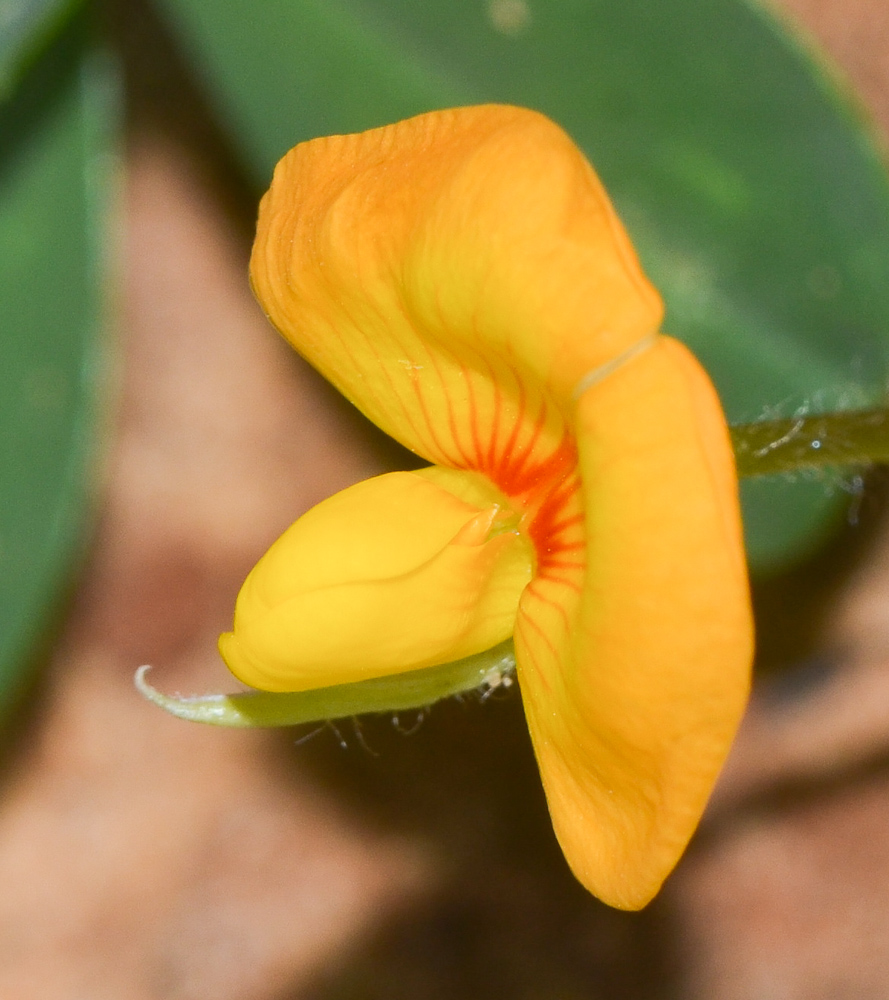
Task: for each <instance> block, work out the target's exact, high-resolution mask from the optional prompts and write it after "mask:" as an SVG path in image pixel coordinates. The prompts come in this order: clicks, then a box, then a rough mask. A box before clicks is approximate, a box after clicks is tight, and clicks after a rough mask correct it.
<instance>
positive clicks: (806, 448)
mask: <svg viewBox="0 0 889 1000" xmlns="http://www.w3.org/2000/svg"><path fill="white" fill-rule="evenodd" d="M731 436H732V446H733V447H734V449H735V458H736V459H737V463H738V475H739V476H774V475H776V474H779V473H782V472H799V471H802V470H804V469H823V468H826V467H828V466H842V465H846V466H848V465H859V466H860V465H882V464H889V409H885V408H879V409H872V410H847V411H843V412H839V413H822V414H818V415H816V416H808V417H802V416H801V417H787V418H784V419H781V420H764V421H761V422H758V423H755V424H735V425H734V426H733V427H732V428H731Z"/></svg>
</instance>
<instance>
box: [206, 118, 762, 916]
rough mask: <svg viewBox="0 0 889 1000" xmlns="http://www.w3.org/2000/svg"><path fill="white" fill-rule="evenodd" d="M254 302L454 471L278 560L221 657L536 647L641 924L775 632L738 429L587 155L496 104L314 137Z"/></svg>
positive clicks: (398, 666) (265, 671) (579, 805)
mask: <svg viewBox="0 0 889 1000" xmlns="http://www.w3.org/2000/svg"><path fill="white" fill-rule="evenodd" d="M251 277H252V282H253V287H254V290H255V292H256V295H257V297H258V298H259V301H260V302H261V304H262V306H263V308H264V309H265V311H266V312H267V314H268V316H269V318H270V319H271V321H272V322H273V323H274V325H275V326H276V327H277V328H278V330H280V331H281V333H282V334H283V335H284V336H285V337H286V338H287V340H288V341H290V343H291V344H292V345H293V346H294V347H295V348H296V349H297V350H298V351H299V352H300V353H301V354H302V355H303V356H304V357H306V358H307V359H308V360H309V361H310V362H311V363H312V364H313V365H314V366H315V367H316V368H318V369H319V370H320V371H321V372H322V373H323V374H324V375H325V376H326V377H327V378H328V379H329V380H330V381H331V382H332V383H333V384H334V385H336V386H337V388H338V389H339V390H340V391H341V392H342V393H343V394H344V395H345V396H347V397H348V398H349V399H350V400H351V401H352V402H353V403H354V404H355V405H356V406H357V407H358V408H359V409H361V410H362V411H363V412H364V413H365V414H366V415H367V416H368V417H369V418H370V419H371V420H373V421H374V422H375V423H376V424H377V425H379V426H380V427H381V428H383V430H385V431H386V432H387V433H388V434H390V435H392V437H394V438H396V439H397V440H399V441H400V442H402V444H404V445H406V446H407V447H408V448H410V449H412V450H413V451H414V452H416V453H417V454H418V455H420V456H422V457H423V458H424V459H426V460H428V461H429V462H431V463H432V468H431V469H426V470H422V471H420V472H416V473H394V474H391V475H388V476H381V477H378V478H377V479H374V480H370V481H368V482H366V483H361V484H359V485H357V486H354V487H352V488H351V489H349V490H346V491H344V492H343V493H342V494H339V495H337V496H336V497H333V498H331V499H330V500H328V501H325V502H324V503H322V504H320V505H319V506H318V507H316V508H315V509H314V510H312V511H310V512H309V513H308V514H306V515H305V516H304V517H303V518H301V519H300V520H299V521H297V523H296V524H295V525H294V526H292V527H291V528H290V529H289V530H288V531H287V532H286V533H285V534H284V536H283V537H282V538H281V539H280V540H279V541H278V542H276V543H275V545H274V546H272V548H271V550H270V551H269V553H268V554H267V555H266V556H264V557H263V559H262V560H261V561H260V562H259V564H258V565H257V566H256V568H255V569H254V570H253V572H252V573H251V574H250V576H249V577H248V579H247V581H246V583H245V585H244V588H243V590H242V592H241V595H240V597H239V599H238V603H237V608H236V612H235V624H234V629H233V632H231V633H229V634H226V635H224V636H223V637H222V639H221V640H220V648H221V650H222V653H223V656H224V657H225V659H226V662H227V663H228V665H229V667H230V668H231V670H232V671H233V672H234V673H235V674H236V675H237V676H238V677H239V678H240V679H241V680H242V681H244V682H245V683H247V684H248V685H251V686H253V687H257V688H261V689H264V690H266V691H275V692H280V691H307V690H311V689H313V688H318V687H324V686H329V685H333V684H346V683H352V682H356V681H361V680H364V679H368V678H382V677H386V676H388V675H392V674H398V673H404V672H406V671H413V670H421V669H423V668H427V667H430V666H434V665H436V664H442V663H447V662H449V661H452V660H458V659H460V658H462V657H467V656H471V655H472V654H475V653H478V652H480V651H482V650H485V649H487V648H489V647H492V646H495V645H496V644H497V643H500V642H502V641H503V640H506V639H508V638H509V636H511V635H512V636H513V637H514V642H515V660H516V666H517V673H518V679H519V682H520V687H521V691H522V697H523V701H524V706H525V713H526V716H527V720H528V725H529V728H530V731H531V737H532V740H533V743H534V749H535V752H536V755H537V760H538V762H539V766H540V773H541V776H542V779H543V784H544V787H545V790H546V795H547V799H548V803H549V808H550V812H551V814H552V820H553V824H554V827H555V831H556V834H557V836H558V838H559V841H560V843H561V845H562V848H563V850H564V852H565V856H566V858H567V860H568V862H569V864H570V865H571V867H572V869H573V870H574V872H575V874H576V875H577V877H578V878H579V879H580V881H581V882H582V883H583V884H584V885H585V886H587V887H588V888H589V889H590V891H591V892H593V893H594V894H595V895H597V896H599V897H600V898H601V899H603V900H604V901H605V902H607V903H610V904H612V905H614V906H619V907H624V908H630V909H633V908H638V907H641V906H643V905H644V904H645V903H646V902H647V901H648V900H649V899H650V898H651V897H652V896H653V895H654V894H655V892H656V891H657V890H658V888H659V886H660V885H661V883H662V881H663V879H664V878H665V877H666V875H667V874H668V873H669V872H670V870H671V869H672V867H673V866H674V865H675V863H676V861H677V859H678V857H679V856H680V854H681V852H682V850H683V849H684V847H685V845H686V843H687V842H688V839H689V837H690V836H691V834H692V832H693V830H694V828H695V826H696V824H697V822H698V820H699V818H700V815H701V812H702V810H703V808H704V805H705V802H706V799H707V796H708V794H709V792H710V789H711V787H712V785H713V782H714V780H715V777H716V774H717V772H718V770H719V768H720V766H721V764H722V761H723V759H724V757H725V754H726V752H727V750H728V747H729V744H730V741H731V739H732V736H733V734H734V732H735V729H736V726H737V723H738V721H739V718H740V716H741V713H742V711H743V707H744V704H745V699H746V694H747V689H748V675H749V668H750V660H751V656H752V625H751V616H750V608H749V600H748V590H747V581H746V571H745V564H744V556H743V546H742V539H741V529H740V519H739V511H738V501H737V484H736V477H735V471H734V464H733V458H732V453H731V448H730V444H729V439H728V434H727V429H726V426H725V421H724V419H723V416H722V413H721V410H720V406H719V403H718V400H717V397H716V394H715V392H714V390H713V388H712V386H711V384H710V382H709V380H708V379H707V377H706V375H705V374H704V372H703V371H702V369H701V368H700V366H699V365H698V363H697V362H696V361H695V359H694V358H693V356H692V355H691V354H690V353H689V352H688V350H686V349H685V348H684V347H683V346H682V345H681V344H679V343H678V342H677V341H675V340H672V339H670V338H669V337H666V336H661V335H659V334H658V329H659V325H660V321H661V317H662V306H661V302H660V299H659V297H658V295H657V293H656V292H655V290H654V289H653V288H652V287H651V286H650V285H649V283H648V281H647V280H646V278H645V277H644V275H643V274H642V272H641V270H640V268H639V265H638V262H637V260H636V256H635V254H634V252H633V249H632V246H631V244H630V242H629V240H628V239H627V236H626V235H625V233H624V231H623V229H622V227H621V225H620V223H619V221H618V219H617V217H616V216H615V214H614V211H613V209H612V208H611V205H610V203H609V201H608V198H607V196H606V194H605V192H604V190H603V188H602V186H601V184H600V182H599V180H598V179H597V177H596V175H595V173H594V172H593V170H592V168H591V167H590V165H589V164H588V163H587V161H586V160H585V159H584V157H583V155H582V154H581V153H580V151H579V150H578V149H577V148H576V147H575V146H574V144H573V143H572V142H571V140H570V139H569V138H568V137H567V136H566V135H565V133H564V132H562V131H561V130H560V129H559V128H558V127H557V126H556V125H554V124H553V123H552V122H551V121H549V120H548V119H546V118H544V117H543V116H541V115H539V114H536V113H534V112H531V111H527V110H523V109H519V108H514V107H505V106H497V105H487V106H481V107H473V108H462V109H457V110H451V111H443V112H433V113H431V114H426V115H421V116H419V117H417V118H412V119H410V120H408V121H404V122H400V123H398V124H396V125H392V126H389V127H386V128H379V129H374V130H372V131H369V132H365V133H362V134H360V135H348V136H331V137H329V138H323V139H317V140H313V141H311V142H307V143H303V144H301V145H299V146H297V147H296V148H295V149H293V150H291V151H290V152H289V153H288V154H287V155H286V156H285V157H284V159H283V160H282V161H281V162H280V163H279V164H278V167H277V169H276V171H275V177H274V181H273V183H272V187H271V190H270V191H269V192H268V194H267V195H266V196H265V198H264V199H263V202H262V206H261V209H260V216H259V225H258V232H257V237H256V243H255V246H254V251H253V258H252V263H251Z"/></svg>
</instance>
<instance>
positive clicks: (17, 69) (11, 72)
mask: <svg viewBox="0 0 889 1000" xmlns="http://www.w3.org/2000/svg"><path fill="white" fill-rule="evenodd" d="M78 6H79V0H0V101H4V100H6V99H7V98H8V97H9V95H10V94H11V93H12V91H13V88H14V87H15V84H16V82H17V81H18V80H19V78H20V77H21V75H22V73H23V72H24V71H25V70H26V69H27V68H28V66H29V65H30V63H31V61H32V60H33V59H34V58H35V57H36V56H37V55H38V53H39V52H40V50H41V49H42V47H43V46H44V45H46V44H47V43H48V42H49V41H50V39H51V38H52V37H53V36H54V35H55V33H56V32H57V31H59V30H60V29H61V28H62V26H63V25H64V24H65V22H66V21H67V19H68V17H69V16H70V14H71V13H72V12H73V11H74V10H75V9H76V8H77V7H78Z"/></svg>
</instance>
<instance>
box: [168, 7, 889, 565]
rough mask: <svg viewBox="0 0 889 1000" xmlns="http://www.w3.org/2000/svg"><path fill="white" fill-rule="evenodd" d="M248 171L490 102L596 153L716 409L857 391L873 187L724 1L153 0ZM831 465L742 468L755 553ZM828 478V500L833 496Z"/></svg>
mask: <svg viewBox="0 0 889 1000" xmlns="http://www.w3.org/2000/svg"><path fill="white" fill-rule="evenodd" d="M161 4H162V6H163V7H164V9H165V10H166V12H167V14H168V16H169V18H170V21H171V23H172V24H173V25H174V26H175V28H176V29H177V31H178V32H179V36H180V38H181V40H182V42H183V44H184V46H185V48H186V50H187V52H188V53H190V54H191V56H192V58H193V59H194V60H195V63H196V65H198V66H199V68H200V70H201V72H202V74H203V79H204V81H205V82H206V85H207V87H208V88H209V90H210V92H211V94H212V95H213V96H214V98H215V100H216V104H217V107H218V109H219V111H220V114H221V116H222V117H223V120H224V121H225V122H227V123H228V125H229V127H230V130H231V132H232V134H233V135H234V137H235V138H236V140H238V141H239V143H240V148H241V150H242V151H243V155H244V157H245V160H246V162H247V163H248V164H249V167H250V168H251V169H252V172H253V176H254V178H255V179H256V181H257V183H259V184H263V185H264V184H266V183H267V182H268V179H269V177H270V174H271V169H272V166H273V164H274V162H275V160H276V159H277V158H278V157H279V156H280V155H281V154H282V153H283V152H284V151H285V150H286V149H287V148H289V147H290V146H292V145H293V144H294V143H296V142H298V141H300V140H303V139H307V138H310V137H312V136H315V135H321V134H327V133H333V132H350V131H355V130H359V129H365V128H369V127H371V126H375V125H381V124H384V123H385V122H389V121H393V120H396V119H398V118H401V117H404V116H407V115H410V114H414V113H417V112H420V111H424V110H428V109H431V108H435V107H443V106H448V105H454V104H467V103H475V102H480V101H505V102H510V103H515V104H522V105H526V106H528V107H532V108H537V109H539V110H541V111H544V112H546V113H547V114H549V115H550V116H551V117H552V118H554V119H555V120H556V121H558V122H559V123H560V124H562V125H563V126H564V127H565V128H566V129H567V130H568V131H569V132H570V133H571V134H572V135H573V137H574V138H575V139H576V140H577V142H578V143H579V144H580V145H581V146H582V147H583V148H584V150H585V151H586V152H587V154H588V155H589V156H590V159H591V160H592V161H593V162H594V163H595V164H596V167H597V169H598V170H599V172H600V173H601V175H602V177H603V180H604V181H605V183H606V185H607V186H608V189H609V191H610V192H611V194H612V197H613V198H614V201H615V203H616V205H617V207H618V210H619V211H620V213H621V215H622V217H623V218H624V221H625V223H626V224H627V226H628V228H629V230H630V232H631V234H632V236H633V238H634V240H635V242H636V245H637V247H638V249H639V252H640V255H641V257H642V259H643V263H644V265H645V267H646V269H647V271H648V272H649V274H650V276H651V277H652V279H653V280H654V281H655V283H656V284H657V285H658V286H659V287H660V288H661V290H662V292H663V293H664V296H665V298H666V301H667V306H668V310H667V322H666V327H665V328H666V329H667V330H668V331H669V332H671V333H674V334H676V335H677V336H679V337H681V338H682V339H683V340H685V341H686V342H687V343H688V344H690V345H691V347H692V348H693V349H694V350H695V351H696V352H697V353H698V355H699V356H700V357H701V359H702V360H703V361H704V363H705V364H706V366H707V367H708V369H709V370H710V372H711V373H712V375H713V377H714V379H715V380H716V383H717V385H718V388H719V390H720V393H721V395H722V398H723V401H724V404H725V406H726V409H727V412H728V414H729V418H730V419H731V420H733V421H750V420H755V419H758V418H761V417H764V416H779V415H782V416H786V415H792V414H794V413H796V412H797V411H800V410H806V411H819V410H826V409H833V408H848V407H856V406H866V405H869V404H873V403H875V402H877V401H878V400H880V399H881V398H882V396H883V393H884V388H885V385H886V376H887V366H889V280H887V277H889V274H887V266H889V188H887V180H886V176H885V173H884V170H883V166H882V164H881V162H880V160H879V157H878V155H877V153H876V152H875V146H874V143H873V141H872V138H871V136H870V135H869V133H868V131H867V129H866V127H865V126H864V125H863V122H862V120H861V119H860V118H859V117H858V115H857V113H856V111H855V110H854V108H853V107H852V105H851V103H850V102H849V101H848V100H847V99H846V98H845V97H843V96H842V95H841V94H840V93H839V92H838V91H837V89H836V87H835V85H834V84H833V82H832V80H831V78H829V76H828V74H827V73H825V71H824V70H823V68H822V67H821V65H820V64H819V63H818V62H817V60H816V59H814V58H813V57H812V56H811V55H810V54H809V53H808V52H807V51H806V50H805V49H804V47H803V46H802V44H800V43H799V41H798V40H796V39H795V38H792V37H791V36H790V35H789V34H787V33H786V32H785V31H784V30H783V29H782V28H781V27H780V26H779V25H778V24H777V22H775V21H774V20H773V19H771V18H770V17H769V16H768V15H766V14H765V13H764V12H763V11H762V10H761V9H759V8H758V7H755V6H752V5H750V4H748V3H745V2H742V0H707V3H701V2H700V0H658V2H647V3H642V2H637V3H627V2H626V0H428V2H425V3H417V2H416V0H263V2H262V3H261V4H260V5H257V4H256V3H254V2H249V0H161ZM840 485H841V484H840V483H838V482H837V481H836V480H833V481H830V480H825V479H818V478H815V479H811V480H808V481H806V480H802V481H801V480H799V479H798V480H796V481H784V480H780V479H779V480H774V479H772V480H758V481H756V482H752V483H746V484H745V485H744V509H745V523H746V529H747V539H748V551H749V554H750V556H751V560H752V562H753V564H754V565H755V566H757V567H759V568H775V567H777V566H779V565H781V564H783V563H786V562H788V561H790V560H792V559H794V558H797V557H799V556H800V555H801V554H802V553H803V552H805V551H807V550H808V549H809V548H810V547H811V546H813V545H814V544H815V543H816V542H817V540H818V539H819V538H820V537H821V536H822V535H823V533H824V532H825V530H826V528H827V527H828V526H829V524H830V522H831V521H832V520H833V519H834V518H835V517H836V513H837V508H838V501H839V506H842V502H843V497H842V492H841V491H839V489H838V487H839V486H840ZM838 494H839V495H838Z"/></svg>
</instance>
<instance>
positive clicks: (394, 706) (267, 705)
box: [135, 639, 515, 729]
mask: <svg viewBox="0 0 889 1000" xmlns="http://www.w3.org/2000/svg"><path fill="white" fill-rule="evenodd" d="M150 669H151V668H150V667H149V666H143V667H140V668H139V669H138V670H137V671H136V676H135V684H136V687H137V688H138V690H139V691H140V692H141V693H142V694H143V695H144V696H145V697H146V698H147V699H148V700H149V701H151V702H154V704H155V705H158V706H159V707H160V708H163V709H164V710H165V711H167V712H169V713H170V714H171V715H175V716H178V718H180V719H188V720H189V721H190V722H206V723H208V724H209V725H211V726H230V727H234V728H239V729H261V728H272V727H275V726H297V725H300V724H302V723H304V722H323V721H326V720H327V719H342V718H345V717H348V716H351V715H363V714H364V713H366V712H404V711H408V710H410V709H420V708H426V707H427V706H429V705H431V704H433V702H436V701H440V700H441V699H442V698H449V697H451V695H455V694H462V693H463V692H466V691H474V690H477V689H479V688H484V689H486V690H492V689H493V688H496V687H498V686H500V685H504V686H507V685H508V684H509V683H511V674H512V672H513V670H514V669H515V654H514V652H513V644H512V639H507V640H506V642H502V643H500V644H499V645H498V646H494V647H493V648H492V649H487V650H485V651H484V652H483V653H476V654H475V656H467V657H466V658H465V659H463V660H456V661H455V662H454V663H443V664H441V665H439V666H435V667H426V668H424V669H423V670H411V671H408V672H407V673H403V674H392V675H391V676H389V677H375V678H373V679H372V680H366V681H358V682H357V683H355V684H338V685H336V686H335V687H326V688H315V689H314V690H312V691H297V692H293V693H291V692H287V693H285V694H279V693H271V692H268V691H245V692H242V693H240V694H209V695H202V696H197V697H181V696H179V695H167V694H162V693H161V692H160V691H158V690H157V688H154V687H152V686H151V685H150V684H149V683H148V681H147V680H146V679H145V675H146V674H147V673H148V671H149V670H150Z"/></svg>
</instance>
